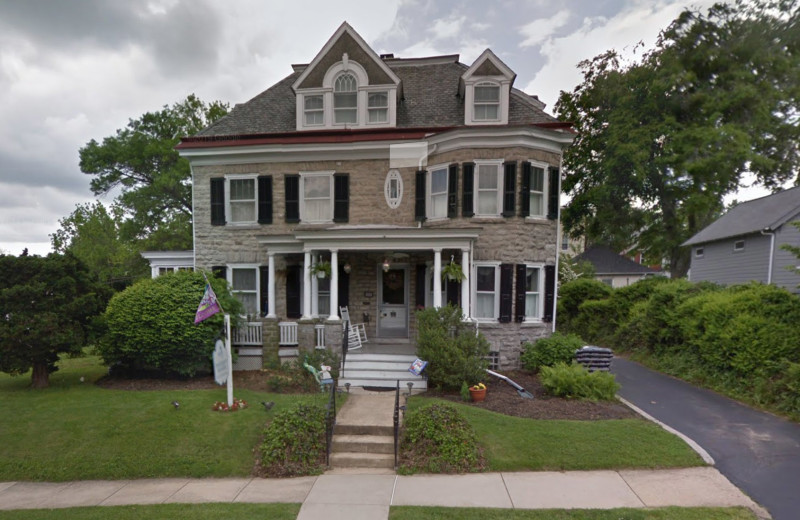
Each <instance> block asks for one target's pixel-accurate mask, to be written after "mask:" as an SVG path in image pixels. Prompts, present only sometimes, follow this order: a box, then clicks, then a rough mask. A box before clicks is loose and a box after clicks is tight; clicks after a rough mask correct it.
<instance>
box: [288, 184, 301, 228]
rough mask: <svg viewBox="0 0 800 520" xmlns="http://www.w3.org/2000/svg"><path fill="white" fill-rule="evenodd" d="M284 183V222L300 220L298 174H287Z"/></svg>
mask: <svg viewBox="0 0 800 520" xmlns="http://www.w3.org/2000/svg"><path fill="white" fill-rule="evenodd" d="M284 182H285V185H286V190H285V195H286V222H300V176H299V175H287V176H286V177H284Z"/></svg>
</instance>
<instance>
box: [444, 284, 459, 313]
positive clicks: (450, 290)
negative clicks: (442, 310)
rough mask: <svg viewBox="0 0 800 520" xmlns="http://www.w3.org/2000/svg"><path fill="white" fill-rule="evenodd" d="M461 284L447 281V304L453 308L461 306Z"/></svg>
mask: <svg viewBox="0 0 800 520" xmlns="http://www.w3.org/2000/svg"><path fill="white" fill-rule="evenodd" d="M460 289H461V282H458V281H456V280H449V279H448V280H447V286H446V291H447V292H446V294H447V303H449V304H450V305H452V306H453V307H458V306H459V301H458V300H459V296H460V295H461V290H460Z"/></svg>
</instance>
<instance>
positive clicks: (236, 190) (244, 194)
mask: <svg viewBox="0 0 800 520" xmlns="http://www.w3.org/2000/svg"><path fill="white" fill-rule="evenodd" d="M227 181H228V215H230V218H229V220H228V222H229V223H232V224H237V223H238V224H245V223H255V222H256V215H257V207H256V178H255V176H229V177H227Z"/></svg>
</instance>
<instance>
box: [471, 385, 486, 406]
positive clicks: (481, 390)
mask: <svg viewBox="0 0 800 520" xmlns="http://www.w3.org/2000/svg"><path fill="white" fill-rule="evenodd" d="M469 396H470V398H471V399H472V402H473V403H479V402H481V401H483V400H484V399H486V385H484V384H483V383H478V384H477V385H472V386H471V387H469Z"/></svg>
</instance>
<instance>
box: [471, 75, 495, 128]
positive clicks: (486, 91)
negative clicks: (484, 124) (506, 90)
mask: <svg viewBox="0 0 800 520" xmlns="http://www.w3.org/2000/svg"><path fill="white" fill-rule="evenodd" d="M473 88H474V96H475V97H474V107H473V119H474V120H475V121H498V120H499V119H500V86H499V85H495V84H494V83H478V84H477V85H475V87H473Z"/></svg>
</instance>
